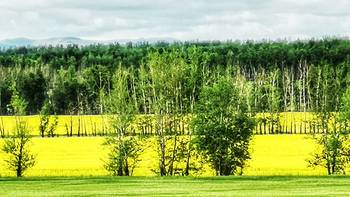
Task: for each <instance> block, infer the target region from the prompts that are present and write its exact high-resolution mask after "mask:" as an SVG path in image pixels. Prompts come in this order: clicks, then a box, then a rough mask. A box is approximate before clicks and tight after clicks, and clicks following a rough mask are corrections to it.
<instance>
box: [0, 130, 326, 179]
mask: <svg viewBox="0 0 350 197" xmlns="http://www.w3.org/2000/svg"><path fill="white" fill-rule="evenodd" d="M103 141H104V138H103V137H80V138H77V137H72V138H69V137H59V138H33V141H32V152H34V153H35V154H37V163H36V165H35V167H33V168H32V169H30V170H28V172H27V173H26V175H27V176H90V175H91V176H94V175H107V172H106V171H105V170H104V168H103V164H104V162H103V160H104V159H106V153H107V151H108V150H107V149H106V148H105V147H104V146H102V143H103ZM0 142H1V143H2V140H0ZM145 143H146V144H145V145H144V146H145V147H148V148H147V149H146V151H145V152H144V153H143V155H142V156H141V157H142V161H141V162H140V163H139V167H138V168H136V169H135V172H134V175H135V176H154V175H155V174H154V173H153V171H152V169H154V168H156V167H157V153H156V152H155V146H154V144H155V139H154V138H150V139H148V140H147V142H145ZM250 149H251V157H252V159H251V160H250V161H249V162H248V166H247V168H246V169H245V172H244V174H246V175H325V174H326V171H325V170H324V169H313V168H309V167H307V162H306V159H308V158H310V153H311V152H312V151H313V150H314V149H315V142H314V141H313V139H312V138H311V137H310V136H308V135H258V136H254V138H253V140H252V143H251V147H250ZM3 160H4V154H3V153H0V176H13V175H14V173H13V172H10V171H8V170H7V169H6V168H5V163H4V161H3ZM203 175H204V176H211V175H213V172H212V171H206V172H205V173H204V174H203Z"/></svg>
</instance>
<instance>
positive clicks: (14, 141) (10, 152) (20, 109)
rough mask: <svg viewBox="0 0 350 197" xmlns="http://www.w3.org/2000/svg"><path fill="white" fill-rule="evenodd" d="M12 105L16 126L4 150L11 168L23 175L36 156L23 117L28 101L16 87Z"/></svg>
mask: <svg viewBox="0 0 350 197" xmlns="http://www.w3.org/2000/svg"><path fill="white" fill-rule="evenodd" d="M10 105H11V106H10V107H11V109H12V110H13V113H14V114H15V115H16V127H15V131H14V133H13V135H11V136H10V137H9V138H7V139H5V141H4V145H3V147H2V151H4V152H5V153H6V154H7V156H8V158H7V159H6V160H5V161H6V163H7V164H8V167H9V169H10V170H14V171H15V172H16V176H17V177H22V176H23V173H24V172H25V171H26V170H27V169H28V168H30V167H32V166H34V164H35V156H34V155H33V154H32V153H31V151H30V141H31V135H30V132H29V130H28V128H27V124H26V122H25V121H24V120H23V118H22V117H21V116H23V115H25V112H26V106H27V102H26V101H25V100H24V99H23V98H21V97H20V96H19V94H18V92H17V90H16V89H15V88H13V95H12V98H11V104H10Z"/></svg>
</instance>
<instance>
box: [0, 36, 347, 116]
mask: <svg viewBox="0 0 350 197" xmlns="http://www.w3.org/2000/svg"><path fill="white" fill-rule="evenodd" d="M349 55H350V41H349V40H347V39H336V38H329V39H322V40H308V41H293V42H287V41H261V42H253V41H246V42H238V41H237V42H185V43H172V44H168V43H157V44H148V43H137V44H132V43H130V44H127V45H119V44H117V43H116V44H111V45H91V46H86V47H79V46H75V45H71V46H66V47H63V46H57V47H33V48H27V47H20V48H14V49H3V50H1V51H0V113H1V114H2V115H11V114H13V112H12V110H11V107H9V106H10V105H9V104H10V101H11V96H12V94H13V92H18V94H19V95H20V96H21V97H22V98H24V100H25V101H26V102H27V104H28V105H27V106H28V107H27V109H26V113H27V114H38V113H40V111H42V109H43V106H46V108H47V106H49V110H50V113H51V114H70V115H72V114H79V115H82V114H104V113H106V107H107V103H108V102H110V101H111V95H117V96H118V94H116V93H115V92H116V91H117V92H118V83H116V80H118V79H117V78H123V79H125V82H126V83H127V87H128V88H127V91H128V92H130V94H132V96H131V97H130V99H132V101H133V103H134V105H135V108H136V109H137V113H139V114H154V113H155V110H156V106H155V105H154V104H153V103H152V102H153V101H154V100H155V99H158V100H161V101H164V106H166V107H165V108H164V110H166V111H168V112H171V111H172V110H173V109H176V110H180V112H179V113H181V114H190V113H191V112H192V111H193V106H194V103H196V101H197V100H198V97H199V92H200V90H201V89H202V87H203V86H205V85H210V84H212V83H213V82H214V81H216V80H217V79H218V78H219V77H222V76H230V77H232V78H233V79H234V81H235V82H234V83H235V86H236V88H237V89H238V92H239V94H240V95H241V97H240V98H244V99H243V101H242V102H244V103H245V106H247V109H248V110H249V111H250V112H252V113H259V112H269V113H279V112H289V111H291V112H298V111H299V112H309V111H320V110H327V111H338V110H339V108H340V106H339V105H340V98H341V96H342V94H343V93H344V91H345V90H346V88H347V86H348V85H349V83H350V81H349V79H350V77H349V74H350V70H349V69H350V63H349ZM119 96H120V95H119ZM116 113H118V112H117V111H116Z"/></svg>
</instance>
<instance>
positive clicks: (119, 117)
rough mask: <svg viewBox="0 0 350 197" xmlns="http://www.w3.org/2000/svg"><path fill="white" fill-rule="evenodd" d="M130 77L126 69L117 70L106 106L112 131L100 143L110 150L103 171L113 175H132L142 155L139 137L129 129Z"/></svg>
mask: <svg viewBox="0 0 350 197" xmlns="http://www.w3.org/2000/svg"><path fill="white" fill-rule="evenodd" d="M131 74H132V73H131V72H130V70H129V69H125V68H123V67H121V66H120V67H119V68H118V69H117V71H116V73H115V75H114V77H113V87H114V89H113V90H112V92H111V94H110V97H109V102H108V104H107V105H108V106H107V109H108V112H109V113H110V115H111V117H112V118H111V123H112V127H113V128H114V130H115V132H114V133H112V134H111V136H110V137H108V138H107V139H106V141H105V143H104V145H106V146H108V147H109V149H110V152H109V154H108V160H107V161H106V163H105V168H106V169H107V171H109V172H110V173H111V174H112V175H113V176H130V175H132V172H133V169H134V168H135V167H136V165H137V163H138V161H139V156H140V154H141V152H142V148H141V144H140V142H139V137H138V136H134V135H133V133H132V132H131V129H130V125H131V123H132V122H133V120H134V118H135V113H136V107H137V106H135V102H134V96H133V94H134V93H135V92H134V88H129V87H130V86H129V85H130V84H129V82H130V79H131V77H132V76H131ZM133 86H134V84H131V87H133Z"/></svg>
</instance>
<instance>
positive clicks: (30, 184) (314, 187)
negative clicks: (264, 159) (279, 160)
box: [0, 176, 350, 196]
mask: <svg viewBox="0 0 350 197" xmlns="http://www.w3.org/2000/svg"><path fill="white" fill-rule="evenodd" d="M349 195H350V177H344V176H335V177H326V176H323V177H322V176H321V177H313V176H277V177H275V176H258V177H255V176H243V177H232V176H230V177H211V178H193V177H165V178H164V177H58V178H56V177H44V178H43V177H31V178H22V179H16V178H0V196H349Z"/></svg>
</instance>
